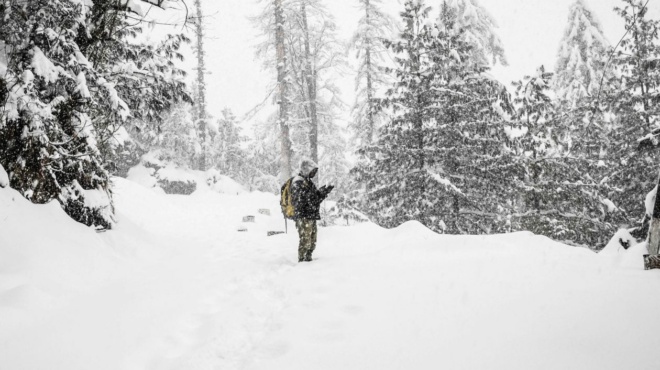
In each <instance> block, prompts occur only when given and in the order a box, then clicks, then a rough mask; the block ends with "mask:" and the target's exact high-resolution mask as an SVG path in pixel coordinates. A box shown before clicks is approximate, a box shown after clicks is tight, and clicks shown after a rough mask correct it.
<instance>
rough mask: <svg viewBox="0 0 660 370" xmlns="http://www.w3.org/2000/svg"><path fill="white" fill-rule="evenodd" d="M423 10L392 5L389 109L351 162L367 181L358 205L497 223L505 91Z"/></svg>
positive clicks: (459, 226)
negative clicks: (400, 25)
mask: <svg viewBox="0 0 660 370" xmlns="http://www.w3.org/2000/svg"><path fill="white" fill-rule="evenodd" d="M445 7H447V5H445ZM430 10H431V9H430V7H427V6H426V5H425V4H424V2H423V1H412V0H409V1H406V3H405V10H404V11H403V12H402V13H401V17H402V18H403V20H404V24H405V28H404V30H403V32H402V34H401V41H398V42H394V43H391V48H392V51H393V52H394V53H395V55H396V56H395V62H396V63H397V68H396V71H395V73H396V82H395V85H394V87H393V88H392V89H391V90H389V91H388V93H387V97H386V99H385V100H384V102H383V103H384V104H385V105H386V106H387V107H390V108H391V109H392V110H393V112H394V116H393V118H392V120H391V121H390V122H388V123H386V124H385V125H384V127H383V130H382V135H380V137H379V138H378V140H377V142H376V144H375V145H373V146H372V147H368V148H364V149H362V150H361V151H360V153H361V155H362V159H361V160H360V162H359V164H358V166H357V167H356V168H355V169H354V171H353V172H354V174H355V175H356V178H357V180H358V181H359V182H361V183H363V184H365V185H366V192H365V198H364V199H363V200H362V207H363V209H364V210H365V211H366V213H367V214H369V215H371V216H372V217H373V218H374V220H375V221H376V222H378V223H380V224H382V225H384V226H395V225H398V224H400V223H401V222H404V221H408V220H417V221H420V222H422V223H423V224H425V225H426V226H428V227H430V228H431V229H433V230H436V231H443V232H451V233H484V232H493V231H497V230H500V229H501V227H502V226H501V225H502V224H504V223H505V220H504V219H503V218H504V217H501V216H502V215H505V214H506V213H507V212H506V210H505V209H500V208H501V207H502V206H503V205H504V206H506V202H505V201H503V199H506V198H507V196H509V195H510V192H509V191H508V190H507V187H506V184H508V181H507V178H511V177H512V176H511V174H510V171H511V169H510V168H511V166H510V165H509V164H508V163H507V156H510V153H507V152H503V151H502V136H503V135H504V131H503V130H502V117H501V115H500V112H502V110H503V109H506V110H510V102H509V100H508V94H507V93H506V90H505V89H504V87H503V86H502V85H501V84H499V83H498V82H496V81H494V80H492V79H489V78H488V77H487V76H486V75H485V74H483V72H484V71H485V70H486V67H485V66H483V65H480V63H479V62H478V61H474V60H473V59H472V55H473V53H472V52H473V49H472V46H471V45H470V44H468V43H467V42H466V41H464V40H465V37H464V35H463V34H462V33H461V30H460V28H458V27H455V24H454V23H453V22H452V18H450V17H447V18H444V19H443V20H442V22H439V24H431V23H430V22H428V21H427V19H428V15H429V13H430ZM442 11H443V12H444V14H451V12H450V11H449V9H446V8H443V9H442Z"/></svg>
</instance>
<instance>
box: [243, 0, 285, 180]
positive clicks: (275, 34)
mask: <svg viewBox="0 0 660 370" xmlns="http://www.w3.org/2000/svg"><path fill="white" fill-rule="evenodd" d="M263 3H264V7H263V11H262V13H261V14H260V15H259V16H257V17H255V18H253V20H252V21H253V23H254V24H255V26H256V27H257V28H258V29H259V30H260V32H261V34H262V37H263V41H262V42H261V44H259V45H258V47H257V53H256V54H257V57H259V58H261V59H262V60H263V61H264V66H265V67H266V68H269V69H273V70H275V71H276V82H275V84H274V86H273V88H272V91H273V92H272V94H274V100H275V103H276V104H277V106H278V119H277V121H276V122H275V123H274V124H276V125H277V127H278V129H279V132H277V133H276V135H275V137H276V138H277V139H278V141H279V150H278V151H279V156H278V158H279V162H280V166H279V171H278V173H279V175H278V177H279V178H280V180H281V181H282V182H283V181H285V180H286V179H288V178H289V177H291V174H292V169H291V166H292V161H293V158H292V156H293V152H292V145H291V133H290V126H291V113H290V110H291V107H290V105H291V100H292V95H291V94H292V87H291V78H290V63H291V62H290V56H289V54H288V53H289V50H287V45H286V42H287V38H288V37H289V35H288V34H287V29H288V28H289V27H290V25H289V23H290V21H289V20H288V19H287V14H288V13H289V12H288V10H289V9H290V8H291V4H290V1H286V0H263Z"/></svg>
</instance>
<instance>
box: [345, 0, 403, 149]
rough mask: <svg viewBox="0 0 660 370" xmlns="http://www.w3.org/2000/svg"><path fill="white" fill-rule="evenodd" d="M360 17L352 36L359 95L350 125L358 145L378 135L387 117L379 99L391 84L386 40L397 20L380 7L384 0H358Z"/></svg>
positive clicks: (366, 143)
mask: <svg viewBox="0 0 660 370" xmlns="http://www.w3.org/2000/svg"><path fill="white" fill-rule="evenodd" d="M358 1H359V3H360V11H361V12H362V17H361V18H360V20H359V22H358V25H357V29H356V31H355V33H354V34H353V38H352V39H351V44H350V46H351V49H352V50H354V51H355V54H356V58H357V59H358V69H357V75H356V77H355V91H356V98H355V103H354V105H353V109H352V113H353V120H352V122H351V124H350V125H349V128H350V129H351V130H352V131H353V135H354V138H353V140H354V141H355V142H356V144H357V146H358V147H359V146H362V145H370V144H371V143H372V142H373V141H374V138H375V137H376V132H377V130H378V127H379V126H380V125H381V124H382V121H383V120H384V118H385V117H384V112H383V111H382V110H379V109H377V105H378V103H377V99H378V98H379V97H380V95H379V94H380V93H381V92H382V90H383V89H384V88H385V86H386V85H388V83H389V81H388V77H387V76H388V75H387V73H386V72H385V69H386V67H387V64H386V60H387V59H389V58H388V50H387V48H386V47H385V44H384V43H383V40H386V39H389V38H390V37H391V36H392V33H393V32H394V27H395V26H394V25H395V24H396V23H395V20H394V19H393V18H392V17H390V16H389V15H388V14H387V13H385V12H383V11H382V10H381V8H380V6H381V4H382V2H381V0H358Z"/></svg>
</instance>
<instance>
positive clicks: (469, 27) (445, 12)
mask: <svg viewBox="0 0 660 370" xmlns="http://www.w3.org/2000/svg"><path fill="white" fill-rule="evenodd" d="M450 19H451V20H450ZM449 20H450V21H449ZM447 23H452V24H453V27H452V28H453V31H454V32H456V33H458V32H461V33H462V34H463V38H464V40H465V41H466V42H467V43H469V44H470V45H472V47H473V48H474V49H473V50H472V52H471V54H472V58H473V59H475V60H476V61H477V62H478V63H480V64H482V65H491V63H492V64H493V65H494V64H497V63H500V64H502V65H505V66H506V65H508V63H507V61H506V57H505V55H504V46H503V44H502V41H501V40H500V38H499V36H498V35H497V33H496V32H495V29H496V28H498V25H497V22H496V21H495V18H493V16H492V15H491V14H490V13H489V12H488V11H487V10H486V9H485V8H484V7H483V6H481V5H480V4H479V2H478V1H477V0H444V1H443V2H442V4H441V10H440V18H439V24H447Z"/></svg>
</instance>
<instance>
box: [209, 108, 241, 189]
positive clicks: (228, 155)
mask: <svg viewBox="0 0 660 370" xmlns="http://www.w3.org/2000/svg"><path fill="white" fill-rule="evenodd" d="M217 126H218V139H217V140H216V141H215V145H214V148H213V149H214V152H217V158H216V159H215V160H214V162H215V163H217V164H216V168H217V169H218V170H219V171H220V173H222V174H223V175H227V176H229V177H231V178H233V179H235V180H238V181H243V180H246V179H245V178H244V176H243V174H242V172H243V171H245V167H246V162H247V159H246V158H247V153H246V152H245V151H244V149H243V148H242V147H241V145H242V143H244V142H245V141H246V140H247V138H246V137H245V136H243V135H242V134H241V127H240V126H239V123H238V122H237V121H236V116H235V115H234V113H232V111H231V109H229V108H225V109H223V110H222V117H221V118H220V119H218V120H217Z"/></svg>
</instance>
